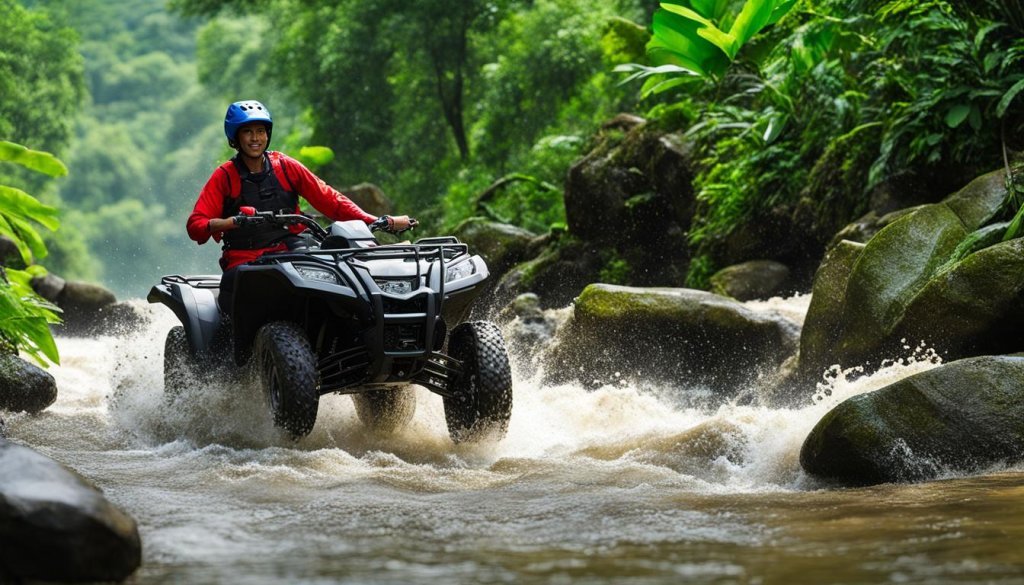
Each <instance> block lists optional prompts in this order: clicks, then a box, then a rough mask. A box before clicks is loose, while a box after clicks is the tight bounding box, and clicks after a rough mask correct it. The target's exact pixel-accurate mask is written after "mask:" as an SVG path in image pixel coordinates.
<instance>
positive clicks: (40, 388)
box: [0, 351, 57, 414]
mask: <svg viewBox="0 0 1024 585" xmlns="http://www.w3.org/2000/svg"><path fill="white" fill-rule="evenodd" d="M55 400H57V381H56V380H54V378H53V376H52V375H50V373H49V372H47V371H45V370H43V369H42V368H40V367H39V366H36V365H34V364H30V363H28V362H26V361H25V360H23V359H21V358H19V357H18V356H16V355H13V354H10V353H5V352H3V351H0V410H9V411H12V412H20V411H25V412H30V413H33V414H34V413H37V412H39V411H41V410H43V409H45V408H46V407H47V406H50V405H51V404H53V402H54V401H55Z"/></svg>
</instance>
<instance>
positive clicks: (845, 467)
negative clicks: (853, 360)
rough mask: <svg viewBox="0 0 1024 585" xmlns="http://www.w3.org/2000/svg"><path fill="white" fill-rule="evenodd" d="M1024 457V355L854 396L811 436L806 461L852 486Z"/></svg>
mask: <svg viewBox="0 0 1024 585" xmlns="http://www.w3.org/2000/svg"><path fill="white" fill-rule="evenodd" d="M1022 460H1024V357H1020V356H982V357H976V358H969V359H965V360H960V361H956V362H952V363H949V364H947V365H944V366H940V367H938V368H935V369H932V370H929V371H926V372H922V373H919V374H915V375H913V376H910V377H908V378H905V379H903V380H900V381H899V382H896V383H895V384H892V385H889V386H886V387H885V388H882V389H881V390H877V391H875V392H871V393H868V394H862V395H859V396H855V397H853V398H850V399H848V400H846V401H844V402H843V403H841V404H840V405H839V406H837V407H836V408H834V409H833V410H832V411H830V412H829V413H828V414H826V415H825V417H824V418H822V419H821V421H819V422H818V424H817V425H816V426H815V427H814V429H813V430H812V431H811V433H810V435H809V436H808V437H807V439H806V440H805V441H804V444H803V447H802V449H801V450H800V464H801V466H802V467H803V468H804V470H805V471H807V473H810V474H811V475H814V476H817V477H821V478H826V479H830V480H835V481H839V482H841V483H843V484H847V485H866V484H876V483H883V482H897V481H921V480H926V479H931V478H935V477H940V476H942V475H944V474H949V473H964V472H974V471H978V470H982V469H987V468H990V467H991V466H993V465H1013V464H1016V463H1018V462H1020V461H1022Z"/></svg>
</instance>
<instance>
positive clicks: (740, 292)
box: [711, 260, 789, 301]
mask: <svg viewBox="0 0 1024 585" xmlns="http://www.w3.org/2000/svg"><path fill="white" fill-rule="evenodd" d="M788 280H789V268H788V267H787V266H786V265H785V264H783V263H781V262H776V261H774V260H750V261H749V262H743V263H741V264H735V265H733V266H729V267H727V268H723V269H722V270H719V271H718V272H716V273H715V274H714V275H712V277H711V292H713V293H715V294H719V295H722V296H726V297H732V298H734V299H736V300H738V301H752V300H755V299H768V298H771V297H773V296H778V295H779V294H781V293H782V292H783V291H784V287H785V285H786V284H787V281H788Z"/></svg>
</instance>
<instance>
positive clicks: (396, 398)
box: [352, 388, 416, 434]
mask: <svg viewBox="0 0 1024 585" xmlns="http://www.w3.org/2000/svg"><path fill="white" fill-rule="evenodd" d="M352 402H353V403H355V405H356V414H357V415H359V420H360V421H362V423H363V424H364V425H366V426H367V428H369V429H371V430H373V431H374V432H377V433H382V434H388V433H393V432H395V431H396V430H398V429H400V428H402V427H404V426H405V425H406V424H408V423H409V421H410V420H412V415H413V414H415V413H416V394H415V392H414V391H413V389H412V388H395V389H390V388H389V389H386V390H372V391H370V392H364V393H362V394H353V395H352Z"/></svg>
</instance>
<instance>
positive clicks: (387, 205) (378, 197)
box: [341, 183, 395, 215]
mask: <svg viewBox="0 0 1024 585" xmlns="http://www.w3.org/2000/svg"><path fill="white" fill-rule="evenodd" d="M341 192H342V193H344V194H345V196H346V197H348V198H349V199H351V200H352V202H353V203H355V204H356V205H358V206H359V207H360V209H362V210H363V211H365V212H366V213H370V214H372V215H395V204H394V203H393V202H392V201H391V199H389V198H388V196H387V195H385V194H384V191H383V190H381V188H380V187H378V186H377V185H374V184H373V183H359V184H358V185H353V186H352V187H347V188H345V189H342V190H341Z"/></svg>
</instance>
